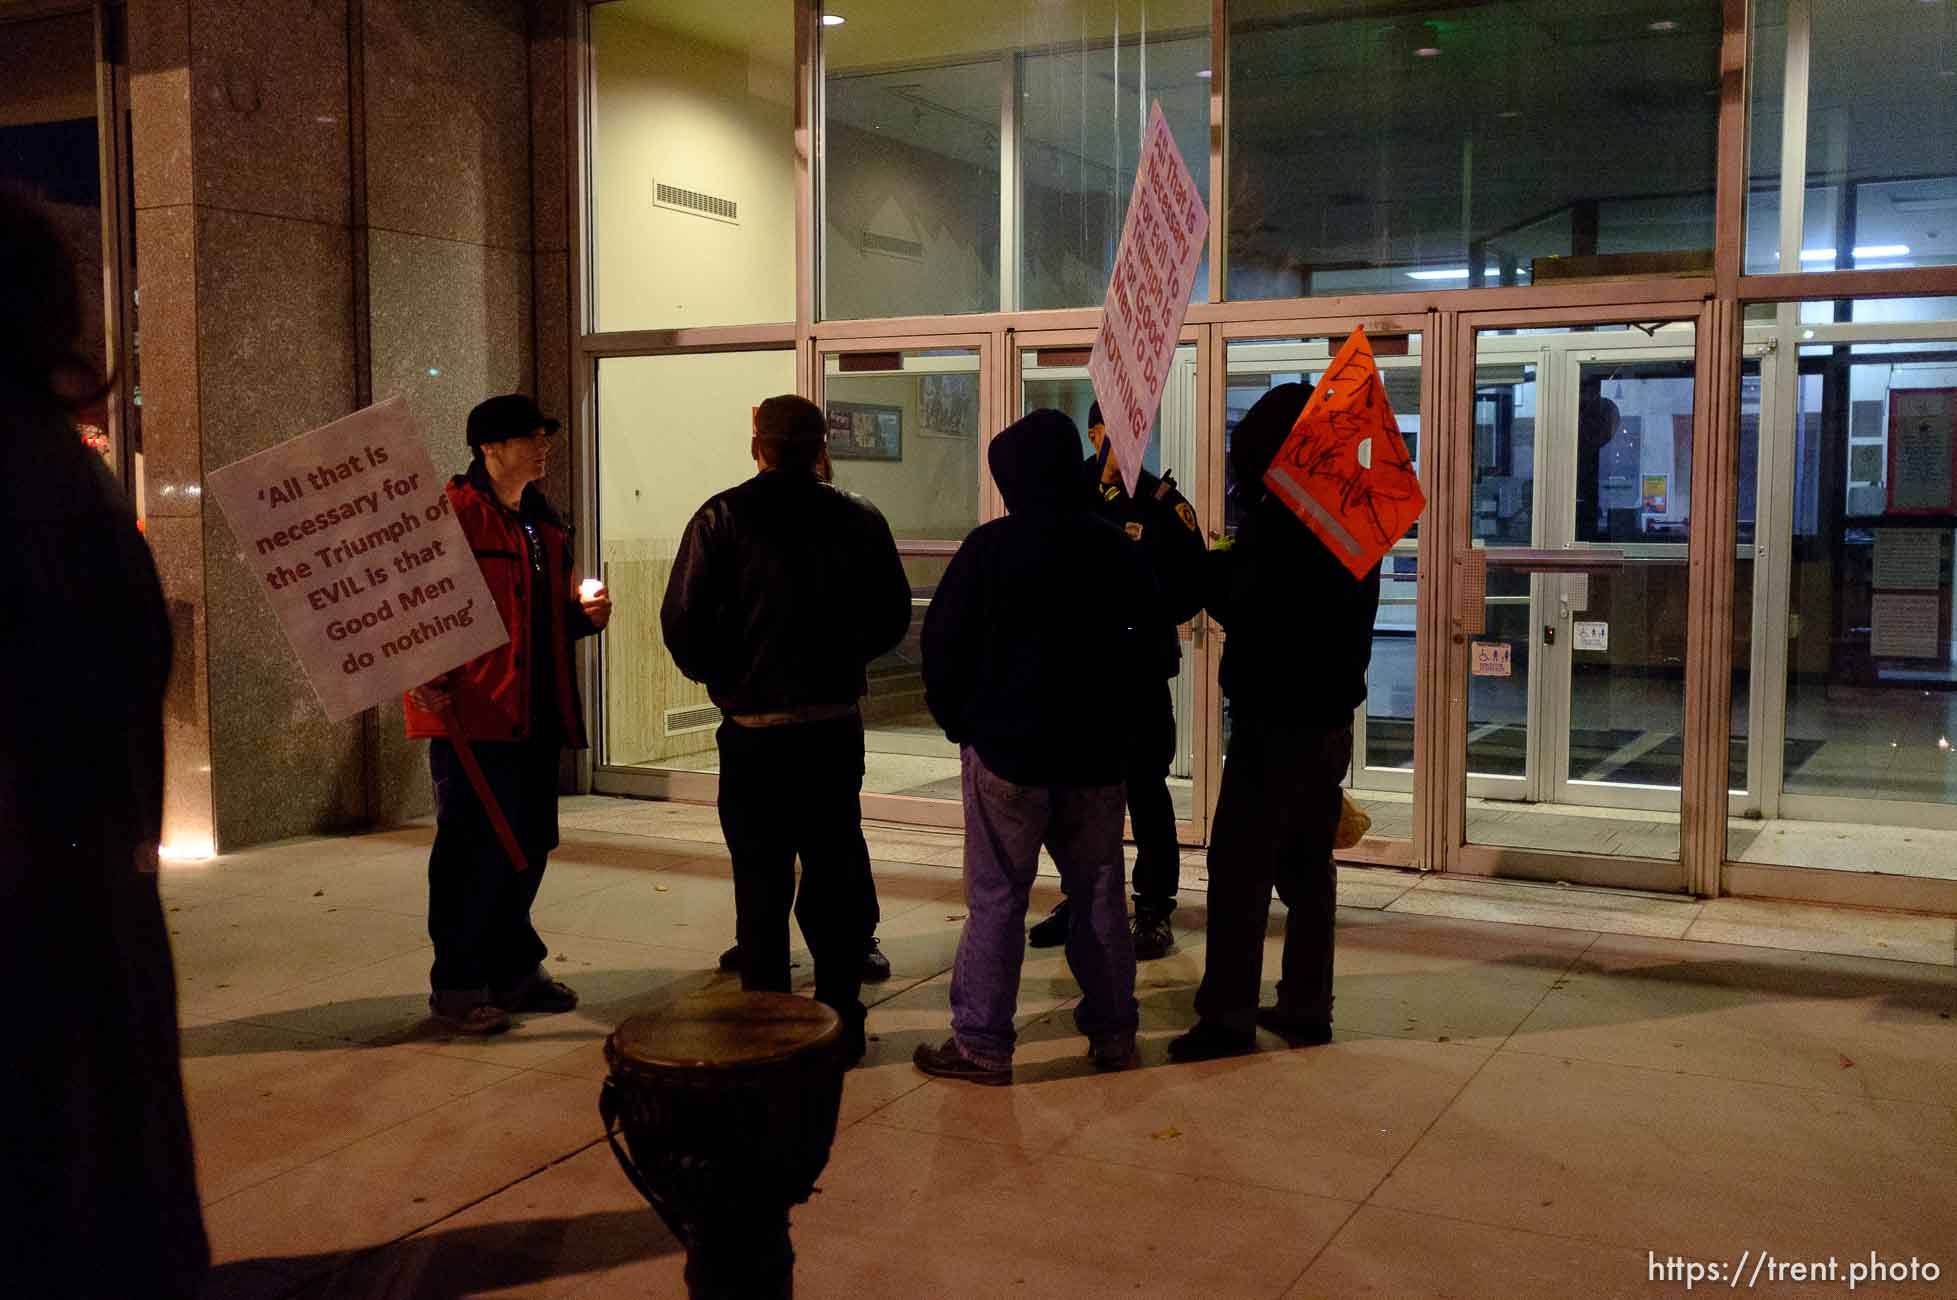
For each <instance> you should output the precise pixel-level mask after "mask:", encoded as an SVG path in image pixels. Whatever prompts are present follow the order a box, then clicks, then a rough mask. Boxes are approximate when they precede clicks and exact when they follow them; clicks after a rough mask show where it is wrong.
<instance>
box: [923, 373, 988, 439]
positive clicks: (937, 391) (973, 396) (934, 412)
mask: <svg viewBox="0 0 1957 1300" xmlns="http://www.w3.org/2000/svg"><path fill="white" fill-rule="evenodd" d="M917 413H918V423H919V424H920V425H921V426H922V430H923V432H925V433H935V434H937V435H938V436H940V437H944V438H976V437H978V426H979V384H978V376H977V375H973V374H963V375H922V376H920V377H919V378H918V383H917Z"/></svg>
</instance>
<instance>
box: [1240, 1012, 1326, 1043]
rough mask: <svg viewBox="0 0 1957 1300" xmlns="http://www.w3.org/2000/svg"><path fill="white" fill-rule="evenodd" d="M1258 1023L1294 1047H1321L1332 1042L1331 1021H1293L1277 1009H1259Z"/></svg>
mask: <svg viewBox="0 0 1957 1300" xmlns="http://www.w3.org/2000/svg"><path fill="white" fill-rule="evenodd" d="M1257 1023H1258V1024H1260V1025H1262V1026H1263V1027H1264V1028H1266V1029H1268V1030H1270V1031H1271V1032H1272V1033H1274V1034H1276V1035H1277V1036H1278V1037H1279V1038H1282V1039H1283V1040H1284V1041H1285V1042H1286V1043H1288V1044H1289V1045H1290V1046H1292V1047H1321V1046H1323V1045H1324V1044H1326V1043H1329V1042H1331V1041H1332V1022H1331V1021H1329V1020H1292V1019H1289V1018H1288V1017H1286V1016H1284V1015H1281V1014H1280V1013H1279V1012H1278V1009H1277V1008H1276V1007H1259V1008H1257Z"/></svg>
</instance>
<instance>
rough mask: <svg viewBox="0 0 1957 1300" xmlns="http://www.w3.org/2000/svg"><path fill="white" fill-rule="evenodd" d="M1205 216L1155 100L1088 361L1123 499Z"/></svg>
mask: <svg viewBox="0 0 1957 1300" xmlns="http://www.w3.org/2000/svg"><path fill="white" fill-rule="evenodd" d="M1209 223H1210V219H1209V213H1207V212H1206V211H1204V210H1203V200H1202V197H1201V196H1200V195H1199V194H1197V192H1196V182H1195V180H1194V179H1193V178H1192V177H1191V176H1190V174H1189V168H1188V166H1187V165H1186V164H1185V163H1184V162H1183V160H1182V151H1181V150H1179V149H1177V148H1176V140H1175V137H1174V136H1173V135H1171V134H1170V133H1169V123H1168V121H1167V120H1166V119H1165V118H1164V117H1163V116H1162V105H1161V104H1160V103H1159V102H1157V103H1154V104H1151V105H1150V106H1149V110H1148V128H1147V130H1145V131H1144V132H1143V133H1142V156H1141V165H1140V166H1139V167H1137V168H1136V169H1135V190H1134V193H1132V194H1130V195H1129V196H1128V217H1127V220H1126V221H1125V222H1124V223H1123V224H1122V227H1121V246H1120V247H1119V248H1118V249H1117V250H1116V251H1115V255H1114V275H1113V276H1112V278H1110V279H1109V281H1108V299H1107V303H1106V305H1105V306H1104V307H1103V309H1102V312H1101V332H1100V333H1099V334H1097V335H1095V337H1094V352H1093V355H1092V356H1090V357H1089V358H1088V360H1087V375H1088V378H1089V379H1091V380H1092V381H1093V382H1094V395H1095V397H1097V398H1099V399H1100V403H1101V416H1102V419H1103V420H1104V421H1105V423H1106V426H1107V436H1108V437H1109V438H1111V439H1113V440H1114V459H1115V464H1116V466H1117V467H1119V469H1120V470H1121V482H1122V484H1123V486H1125V487H1126V488H1127V489H1128V494H1129V495H1130V496H1133V495H1134V493H1135V480H1136V479H1137V478H1139V477H1140V475H1141V472H1142V457H1143V456H1144V455H1145V454H1146V453H1147V452H1148V431H1149V428H1150V427H1151V426H1152V425H1153V424H1154V423H1155V408H1156V407H1157V405H1159V404H1160V403H1161V401H1162V389H1163V386H1164V385H1166V384H1167V383H1168V382H1169V362H1170V360H1171V358H1173V357H1174V356H1175V351H1176V336H1177V335H1178V334H1180V333H1181V332H1182V318H1183V317H1184V316H1185V315H1187V314H1188V311H1189V290H1190V288H1191V286H1193V285H1194V284H1195V283H1196V267H1197V266H1198V265H1199V264H1200V263H1201V262H1202V260H1203V238H1204V236H1205V235H1206V234H1207V233H1208V231H1209Z"/></svg>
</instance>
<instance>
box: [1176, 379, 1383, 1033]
mask: <svg viewBox="0 0 1957 1300" xmlns="http://www.w3.org/2000/svg"><path fill="white" fill-rule="evenodd" d="M1310 396H1311V389H1310V388H1308V387H1306V386H1305V385H1303V384H1282V385H1279V386H1278V387H1276V388H1273V389H1272V390H1271V391H1270V392H1268V393H1266V394H1264V396H1263V397H1261V398H1259V399H1258V400H1257V404H1256V405H1255V406H1253V407H1251V408H1250V410H1249V411H1248V412H1247V413H1246V414H1245V415H1244V418H1243V421H1242V423H1240V424H1239V425H1238V426H1237V428H1236V431H1235V432H1234V434H1233V435H1232V437H1231V448H1230V467H1231V469H1232V471H1233V472H1234V476H1235V478H1236V488H1235V490H1236V492H1237V493H1238V494H1239V496H1240V499H1241V502H1242V506H1243V519H1244V522H1243V525H1242V526H1241V528H1240V529H1239V530H1238V534H1237V538H1236V541H1235V543H1234V544H1233V545H1232V546H1230V547H1228V548H1218V549H1216V550H1213V551H1211V552H1210V566H1211V572H1210V582H1209V597H1208V607H1209V612H1210V615H1211V616H1212V617H1213V618H1215V619H1216V620H1217V622H1219V623H1221V624H1222V625H1223V630H1224V632H1225V634H1226V635H1227V637H1228V640H1227V641H1226V642H1225V643H1224V650H1223V662H1222V665H1221V666H1220V668H1219V676H1220V678H1221V685H1222V687H1223V693H1224V695H1225V696H1226V697H1227V698H1228V699H1229V702H1230V719H1231V735H1230V751H1229V754H1228V756H1227V759H1226V761H1225V762H1224V765H1223V782H1222V788H1221V789H1220V790H1219V791H1218V794H1217V805H1216V819H1215V821H1214V823H1213V824H1212V829H1211V833H1210V848H1209V878H1210V883H1209V920H1208V941H1207V948H1208V956H1207V959H1206V965H1205V969H1204V971H1203V983H1202V987H1201V988H1200V989H1198V990H1197V993H1196V1014H1197V1016H1198V1017H1199V1019H1198V1022H1197V1024H1196V1027H1195V1028H1193V1029H1191V1030H1190V1031H1189V1032H1188V1033H1186V1034H1184V1035H1183V1036H1182V1037H1180V1038H1178V1039H1176V1040H1175V1041H1174V1042H1173V1043H1171V1044H1170V1045H1169V1053H1170V1055H1171V1056H1173V1057H1174V1058H1175V1059H1177V1060H1204V1059H1207V1058H1209V1057H1214V1056H1227V1055H1231V1054H1233V1053H1236V1052H1245V1051H1249V1050H1251V1049H1252V1048H1253V1047H1254V1046H1255V1045H1256V1038H1257V1026H1258V1025H1260V1024H1261V1025H1263V1026H1264V1027H1265V1028H1267V1029H1270V1030H1272V1031H1274V1032H1276V1033H1277V1034H1279V1035H1280V1036H1281V1037H1283V1038H1284V1039H1285V1040H1286V1041H1287V1042H1290V1043H1291V1044H1293V1045H1294V1046H1298V1045H1303V1044H1307V1043H1323V1042H1327V1041H1329V1040H1330V1038H1331V1036H1332V922H1333V912H1334V908H1335V907H1336V905H1337V899H1338V887H1337V886H1338V876H1337V869H1336V868H1335V867H1334V866H1333V865H1332V842H1333V837H1334V835H1335V834H1336V833H1337V831H1338V825H1339V810H1340V805H1341V793H1340V787H1341V785H1342V783H1343V782H1344V780H1345V775H1346V769H1347V768H1348V766H1349V765H1350V764H1351V761H1352V713H1353V710H1354V709H1355V708H1357V707H1358V705H1359V703H1360V701H1362V700H1364V699H1365V698H1366V667H1367V664H1368V663H1369V662H1370V660H1371V658H1372V641H1373V619H1374V616H1375V614H1376V613H1377V612H1378V609H1379V569H1378V568H1377V567H1375V568H1374V569H1373V570H1372V572H1371V573H1369V574H1367V576H1366V577H1365V578H1363V579H1357V578H1354V577H1353V576H1352V574H1351V573H1350V572H1349V571H1348V570H1347V569H1346V567H1345V565H1344V564H1342V563H1341V562H1340V561H1339V560H1338V558H1337V557H1336V556H1334V555H1333V554H1332V552H1331V551H1329V550H1327V549H1326V547H1325V544H1324V543H1323V542H1321V541H1319V540H1318V536H1317V535H1316V534H1315V533H1313V532H1312V531H1311V529H1310V528H1308V527H1306V526H1305V524H1304V523H1303V521H1301V520H1300V519H1299V518H1298V517H1297V516H1296V515H1295V514H1293V513H1292V512H1291V509H1290V507H1289V506H1287V505H1286V504H1285V503H1284V502H1283V501H1282V500H1280V499H1279V498H1277V497H1274V496H1272V495H1270V494H1269V493H1268V492H1266V490H1265V488H1264V472H1265V470H1267V469H1268V468H1270V464H1271V461H1272V460H1273V459H1275V458H1276V456H1277V453H1278V449H1279V448H1280V447H1281V446H1282V445H1283V444H1284V440H1285V438H1286V436H1288V435H1289V433H1290V432H1291V426H1292V425H1293V424H1294V423H1296V422H1297V419H1298V415H1299V413H1300V412H1302V411H1303V410H1304V407H1305V402H1306V401H1307V400H1308V399H1309V398H1310ZM1274 886H1275V888H1276V890H1277V894H1278V896H1279V897H1280V898H1282V899H1283V900H1284V904H1285V906H1286V907H1287V908H1288V909H1289V913H1288V915H1287V917H1286V920H1285V930H1284V959H1283V972H1282V975H1281V977H1280V978H1279V980H1278V988H1277V1005H1276V1006H1275V1007H1267V1008H1263V1009H1261V1010H1260V1009H1259V1007H1258V1005H1257V994H1258V988H1259V985H1260V983H1261V981H1262V979H1263V958H1264V933H1265V925H1266V923H1267V922H1268V921H1269V919H1270V911H1271V891H1272V888H1273V887H1274Z"/></svg>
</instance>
